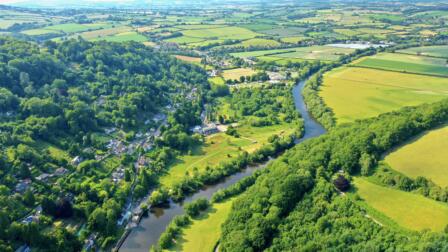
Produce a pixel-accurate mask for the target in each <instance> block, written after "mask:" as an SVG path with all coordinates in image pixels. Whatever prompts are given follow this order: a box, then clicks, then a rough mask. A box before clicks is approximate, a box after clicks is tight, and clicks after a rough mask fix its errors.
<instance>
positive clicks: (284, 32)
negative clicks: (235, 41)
mask: <svg viewBox="0 0 448 252" xmlns="http://www.w3.org/2000/svg"><path fill="white" fill-rule="evenodd" d="M305 30H306V29H305V28H302V27H278V28H275V29H270V30H264V31H261V33H264V34H267V35H271V36H279V37H291V36H297V35H302V34H303V32H304V31H305Z"/></svg>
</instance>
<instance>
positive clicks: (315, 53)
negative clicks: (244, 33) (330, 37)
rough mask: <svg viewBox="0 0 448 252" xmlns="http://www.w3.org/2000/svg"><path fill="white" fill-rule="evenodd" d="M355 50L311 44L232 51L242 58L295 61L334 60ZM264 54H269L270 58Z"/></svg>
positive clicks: (235, 55)
mask: <svg viewBox="0 0 448 252" xmlns="http://www.w3.org/2000/svg"><path fill="white" fill-rule="evenodd" d="M353 51H354V49H351V48H341V47H332V46H310V47H295V48H287V49H277V50H262V51H251V52H241V53H232V54H231V55H232V56H234V57H240V58H248V57H257V58H259V59H264V60H267V61H277V60H285V61H286V60H290V61H294V60H297V59H300V60H323V61H332V60H337V59H339V57H340V56H341V55H344V54H349V53H351V52H353ZM264 56H267V57H268V58H266V57H264ZM262 57H263V58H262Z"/></svg>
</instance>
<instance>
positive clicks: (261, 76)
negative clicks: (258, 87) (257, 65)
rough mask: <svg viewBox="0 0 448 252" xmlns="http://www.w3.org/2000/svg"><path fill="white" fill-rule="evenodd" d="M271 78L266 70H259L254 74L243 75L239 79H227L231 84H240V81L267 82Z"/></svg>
mask: <svg viewBox="0 0 448 252" xmlns="http://www.w3.org/2000/svg"><path fill="white" fill-rule="evenodd" d="M268 80H270V78H269V75H268V74H267V73H266V72H259V73H255V74H253V75H248V76H241V77H240V78H239V79H235V80H232V79H228V80H226V83H227V84H229V85H232V84H238V83H244V82H252V81H253V82H257V81H261V82H265V81H268Z"/></svg>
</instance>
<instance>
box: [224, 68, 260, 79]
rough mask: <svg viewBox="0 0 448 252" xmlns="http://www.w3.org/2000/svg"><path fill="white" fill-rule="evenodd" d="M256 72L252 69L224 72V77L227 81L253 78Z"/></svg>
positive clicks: (236, 69)
mask: <svg viewBox="0 0 448 252" xmlns="http://www.w3.org/2000/svg"><path fill="white" fill-rule="evenodd" d="M255 73H256V71H254V70H252V69H251V68H235V69H229V70H224V71H223V73H222V77H223V78H224V79H225V80H239V78H240V77H241V76H252V75H253V74H255Z"/></svg>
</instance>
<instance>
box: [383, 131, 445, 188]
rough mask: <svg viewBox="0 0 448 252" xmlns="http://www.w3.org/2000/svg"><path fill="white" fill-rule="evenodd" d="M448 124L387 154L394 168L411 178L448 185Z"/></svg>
mask: <svg viewBox="0 0 448 252" xmlns="http://www.w3.org/2000/svg"><path fill="white" fill-rule="evenodd" d="M447 150H448V126H446V127H443V128H440V129H436V130H433V131H430V132H428V133H426V134H425V135H423V136H421V137H419V138H418V139H416V140H414V141H412V142H411V143H408V144H406V145H404V146H403V147H401V148H399V149H397V150H395V151H394V152H392V153H390V154H389V155H387V157H386V158H385V161H386V162H387V163H388V164H389V165H390V166H391V167H392V169H394V170H397V171H399V172H401V173H403V174H404V175H406V176H409V177H411V178H416V177H418V176H422V177H426V178H428V179H431V180H432V181H433V182H434V183H436V184H437V185H439V186H442V187H446V186H448V158H447Z"/></svg>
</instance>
